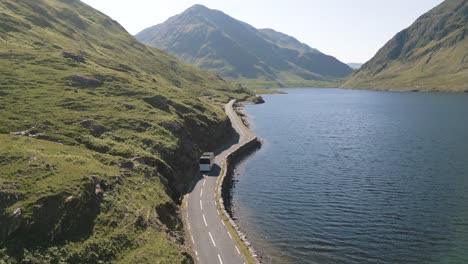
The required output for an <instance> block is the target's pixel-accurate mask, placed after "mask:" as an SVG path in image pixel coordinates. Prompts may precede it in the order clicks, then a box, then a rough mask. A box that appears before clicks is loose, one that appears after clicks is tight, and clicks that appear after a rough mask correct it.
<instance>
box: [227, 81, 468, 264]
mask: <svg viewBox="0 0 468 264" xmlns="http://www.w3.org/2000/svg"><path fill="white" fill-rule="evenodd" d="M287 92H288V93H289V94H287V95H268V96H264V97H265V99H266V101H267V103H266V104H264V105H255V106H247V107H246V111H247V113H248V114H249V115H250V116H251V121H252V123H253V126H252V127H253V129H254V131H255V132H256V133H257V135H258V136H259V137H261V138H262V139H264V141H265V142H264V146H263V148H262V149H261V150H260V151H258V152H256V153H255V154H253V155H252V156H250V157H249V158H248V159H246V160H245V161H243V162H242V163H241V164H240V166H239V168H238V171H239V175H238V176H237V178H236V180H238V182H236V184H235V187H234V190H233V192H234V200H233V203H234V210H235V214H236V216H237V217H238V218H239V220H238V222H239V224H240V226H241V227H242V229H243V230H244V231H245V232H246V233H247V234H248V236H249V240H250V241H251V242H252V243H253V244H254V246H255V247H256V248H257V249H258V250H259V251H260V252H262V253H263V254H264V255H266V256H268V257H269V262H271V263H460V264H462V263H463V264H464V263H468V94H444V93H400V92H373V91H348V90H338V89H293V90H287Z"/></svg>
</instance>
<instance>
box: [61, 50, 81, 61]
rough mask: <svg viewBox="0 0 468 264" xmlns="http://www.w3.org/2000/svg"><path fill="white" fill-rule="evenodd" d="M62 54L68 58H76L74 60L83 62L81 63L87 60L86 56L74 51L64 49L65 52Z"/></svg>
mask: <svg viewBox="0 0 468 264" xmlns="http://www.w3.org/2000/svg"><path fill="white" fill-rule="evenodd" d="M62 56H63V57H64V58H67V59H72V60H74V61H76V62H81V63H84V62H86V60H85V58H84V56H83V55H80V54H78V53H73V52H68V51H64V52H63V53H62Z"/></svg>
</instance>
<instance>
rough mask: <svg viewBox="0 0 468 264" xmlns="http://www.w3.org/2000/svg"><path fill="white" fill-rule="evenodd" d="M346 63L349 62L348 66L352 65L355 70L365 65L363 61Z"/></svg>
mask: <svg viewBox="0 0 468 264" xmlns="http://www.w3.org/2000/svg"><path fill="white" fill-rule="evenodd" d="M346 64H348V66H349V67H351V68H352V69H354V70H358V69H359V68H361V67H362V65H363V63H357V62H349V63H346Z"/></svg>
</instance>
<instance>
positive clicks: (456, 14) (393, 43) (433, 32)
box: [342, 0, 468, 92]
mask: <svg viewBox="0 0 468 264" xmlns="http://www.w3.org/2000/svg"><path fill="white" fill-rule="evenodd" d="M467 29H468V1H466V0H446V1H445V2H443V3H442V4H440V5H439V6H437V7H435V8H434V9H432V10H431V11H429V12H428V13H426V14H424V15H423V16H421V17H420V18H418V19H417V20H416V22H414V24H413V25H411V26H410V27H409V28H407V29H405V30H403V31H401V32H400V33H398V34H397V35H396V36H395V37H394V38H393V39H391V40H390V41H389V42H388V43H387V44H386V45H385V46H384V47H383V48H382V49H380V50H379V52H378V53H377V54H376V55H375V56H374V58H372V59H371V60H370V61H369V62H367V63H366V64H364V65H363V66H362V68H361V69H360V70H359V71H357V72H356V73H355V74H354V75H353V76H352V77H351V78H349V79H348V80H347V81H346V82H345V83H344V84H343V86H342V87H346V88H371V89H379V90H391V89H394V90H423V91H455V92H461V91H468V39H467V38H466V35H467Z"/></svg>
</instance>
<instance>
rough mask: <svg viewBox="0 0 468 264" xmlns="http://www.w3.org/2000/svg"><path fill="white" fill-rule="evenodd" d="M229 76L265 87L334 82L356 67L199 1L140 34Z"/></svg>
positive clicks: (169, 50)
mask: <svg viewBox="0 0 468 264" xmlns="http://www.w3.org/2000/svg"><path fill="white" fill-rule="evenodd" d="M136 38H137V39H138V40H140V41H141V42H142V43H146V44H148V45H151V46H153V47H157V48H160V49H163V50H165V51H168V52H169V53H171V54H173V55H175V56H177V57H179V58H181V59H182V60H184V61H186V62H188V63H191V64H194V65H197V66H199V67H201V68H203V69H206V70H209V71H212V72H215V73H217V74H219V75H220V76H222V77H224V78H228V79H230V80H235V81H239V82H242V83H245V84H246V85H247V86H250V87H252V86H260V87H297V86H298V85H301V86H314V85H324V84H325V85H332V84H330V83H331V82H334V81H336V80H337V79H342V78H344V77H346V76H348V75H350V74H351V73H352V69H351V68H349V67H348V66H347V65H346V64H344V63H342V62H340V61H338V60H337V59H336V58H334V57H332V56H328V55H325V54H323V53H321V52H319V51H318V50H316V49H312V48H310V47H309V46H307V45H306V44H303V43H300V42H299V41H298V40H296V39H295V38H293V37H290V36H288V35H285V34H283V33H280V32H276V31H274V30H271V29H261V30H258V29H256V28H254V27H252V26H250V25H248V24H246V23H244V22H241V21H239V20H236V19H234V18H232V17H230V16H228V15H226V14H224V13H223V12H221V11H217V10H212V9H209V8H206V7H204V6H202V5H195V6H193V7H191V8H189V9H188V10H186V11H185V12H183V13H182V14H180V15H176V16H174V17H172V18H170V19H168V20H167V21H166V22H164V23H162V24H160V25H156V26H153V27H150V28H148V29H145V30H143V31H142V32H140V33H138V34H137V35H136Z"/></svg>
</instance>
